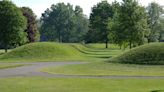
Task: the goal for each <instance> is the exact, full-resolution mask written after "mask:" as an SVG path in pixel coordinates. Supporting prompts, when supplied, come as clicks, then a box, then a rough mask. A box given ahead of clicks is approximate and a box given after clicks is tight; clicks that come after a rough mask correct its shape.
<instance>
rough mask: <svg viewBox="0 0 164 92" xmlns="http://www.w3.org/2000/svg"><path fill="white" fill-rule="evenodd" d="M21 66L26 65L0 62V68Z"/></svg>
mask: <svg viewBox="0 0 164 92" xmlns="http://www.w3.org/2000/svg"><path fill="white" fill-rule="evenodd" d="M20 66H24V64H0V69H6V68H15V67H20Z"/></svg>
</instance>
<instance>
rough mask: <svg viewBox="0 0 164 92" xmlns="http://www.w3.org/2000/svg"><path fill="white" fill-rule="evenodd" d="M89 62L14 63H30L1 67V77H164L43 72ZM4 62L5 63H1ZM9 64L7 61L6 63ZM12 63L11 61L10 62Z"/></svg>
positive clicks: (158, 77)
mask: <svg viewBox="0 0 164 92" xmlns="http://www.w3.org/2000/svg"><path fill="white" fill-rule="evenodd" d="M84 63H87V62H35V63H13V64H29V65H27V66H21V67H16V68H8V69H0V78H11V77H35V76H36V77H48V78H113V79H127V78H140V79H164V76H81V75H63V74H49V73H45V72H41V71H40V70H41V69H42V68H46V67H52V66H53V67H59V66H65V65H74V64H84ZM0 64H3V63H0ZM5 64H7V63H5ZM9 64H10V63H9Z"/></svg>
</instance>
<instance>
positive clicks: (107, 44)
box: [105, 40, 108, 48]
mask: <svg viewBox="0 0 164 92" xmlns="http://www.w3.org/2000/svg"><path fill="white" fill-rule="evenodd" d="M105 43H106V48H108V40H106V42H105Z"/></svg>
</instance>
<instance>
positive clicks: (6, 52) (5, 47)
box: [5, 45, 8, 53]
mask: <svg viewBox="0 0 164 92" xmlns="http://www.w3.org/2000/svg"><path fill="white" fill-rule="evenodd" d="M7 49H8V47H7V45H5V53H7Z"/></svg>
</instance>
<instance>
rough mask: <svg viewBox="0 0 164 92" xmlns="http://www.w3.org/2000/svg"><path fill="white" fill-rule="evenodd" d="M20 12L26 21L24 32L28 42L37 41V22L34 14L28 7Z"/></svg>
mask: <svg viewBox="0 0 164 92" xmlns="http://www.w3.org/2000/svg"><path fill="white" fill-rule="evenodd" d="M21 10H22V12H23V15H24V16H25V17H26V19H27V29H26V30H25V32H26V33H27V38H28V42H36V41H38V40H39V31H38V29H37V21H36V16H35V14H34V13H33V11H32V9H30V8H29V7H22V8H21Z"/></svg>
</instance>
